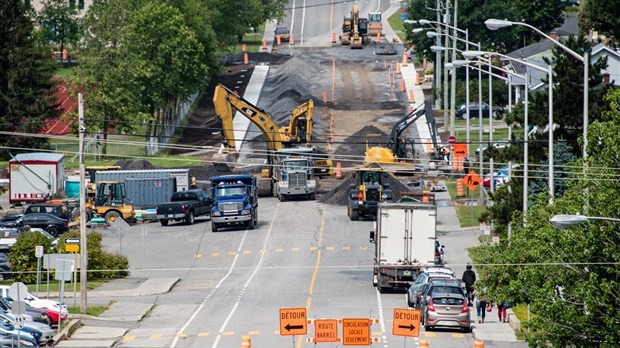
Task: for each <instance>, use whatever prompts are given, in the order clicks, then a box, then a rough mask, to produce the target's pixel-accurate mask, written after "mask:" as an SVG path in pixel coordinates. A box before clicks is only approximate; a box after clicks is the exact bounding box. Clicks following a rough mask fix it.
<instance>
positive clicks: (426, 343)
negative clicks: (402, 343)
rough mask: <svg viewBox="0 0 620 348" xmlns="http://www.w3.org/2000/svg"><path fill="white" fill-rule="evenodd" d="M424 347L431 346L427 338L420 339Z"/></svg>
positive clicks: (421, 347)
mask: <svg viewBox="0 0 620 348" xmlns="http://www.w3.org/2000/svg"><path fill="white" fill-rule="evenodd" d="M424 347H426V348H428V347H430V345H429V344H428V340H427V339H425V338H423V339H421V340H420V348H424Z"/></svg>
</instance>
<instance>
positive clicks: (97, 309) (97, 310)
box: [67, 301, 116, 317]
mask: <svg viewBox="0 0 620 348" xmlns="http://www.w3.org/2000/svg"><path fill="white" fill-rule="evenodd" d="M114 302H116V301H110V302H108V304H107V305H104V306H88V307H87V308H86V314H88V315H92V316H95V317H98V316H99V315H101V313H103V312H105V311H107V310H108V309H109V308H110V306H112V304H114ZM67 309H68V310H69V313H71V314H78V313H81V312H80V307H68V308H67Z"/></svg>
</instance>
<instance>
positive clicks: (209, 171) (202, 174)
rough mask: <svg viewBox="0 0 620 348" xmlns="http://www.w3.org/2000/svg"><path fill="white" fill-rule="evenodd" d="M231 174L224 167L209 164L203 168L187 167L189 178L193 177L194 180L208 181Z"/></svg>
mask: <svg viewBox="0 0 620 348" xmlns="http://www.w3.org/2000/svg"><path fill="white" fill-rule="evenodd" d="M227 174H231V171H230V169H229V168H228V167H226V166H213V165H211V164H208V165H204V166H196V167H189V176H190V177H195V178H196V180H200V181H204V180H209V179H210V178H211V177H212V176H218V175H227Z"/></svg>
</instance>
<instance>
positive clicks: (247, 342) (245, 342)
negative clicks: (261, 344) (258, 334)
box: [241, 336, 252, 348]
mask: <svg viewBox="0 0 620 348" xmlns="http://www.w3.org/2000/svg"><path fill="white" fill-rule="evenodd" d="M250 347H252V337H250V336H242V337H241V348H250Z"/></svg>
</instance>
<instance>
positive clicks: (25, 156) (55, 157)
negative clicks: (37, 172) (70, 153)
mask: <svg viewBox="0 0 620 348" xmlns="http://www.w3.org/2000/svg"><path fill="white" fill-rule="evenodd" d="M64 157H65V155H63V154H61V153H52V152H29V153H20V154H18V155H15V156H14V157H13V159H11V160H10V161H9V162H17V161H20V162H28V161H48V162H60V161H62V160H63V159H64Z"/></svg>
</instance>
